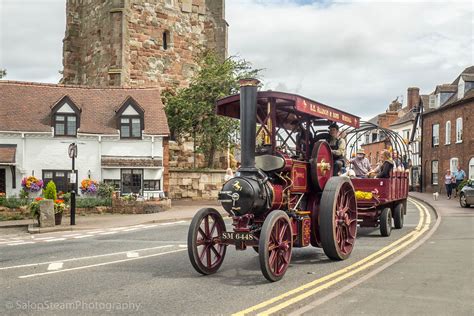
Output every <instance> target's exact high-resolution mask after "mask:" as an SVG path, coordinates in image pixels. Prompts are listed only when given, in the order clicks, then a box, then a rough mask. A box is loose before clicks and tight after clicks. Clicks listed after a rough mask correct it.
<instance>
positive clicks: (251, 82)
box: [239, 78, 260, 87]
mask: <svg viewBox="0 0 474 316" xmlns="http://www.w3.org/2000/svg"><path fill="white" fill-rule="evenodd" d="M259 83H260V81H259V80H258V79H254V78H245V79H240V80H239V85H240V87H256V86H258V84H259Z"/></svg>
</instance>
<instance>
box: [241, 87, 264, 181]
mask: <svg viewBox="0 0 474 316" xmlns="http://www.w3.org/2000/svg"><path fill="white" fill-rule="evenodd" d="M259 83H260V81H258V80H257V79H241V80H239V84H240V142H241V160H242V161H241V166H240V169H239V171H240V172H243V173H245V172H250V173H254V172H256V171H257V168H255V136H256V135H255V133H256V126H257V122H256V120H257V88H258V84H259Z"/></svg>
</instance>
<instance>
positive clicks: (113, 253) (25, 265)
mask: <svg viewBox="0 0 474 316" xmlns="http://www.w3.org/2000/svg"><path fill="white" fill-rule="evenodd" d="M170 247H173V245H165V246H157V247H150V248H141V249H134V250H127V251H120V252H112V253H106V254H102V255H95V256H86V257H79V258H70V259H64V260H61V262H69V261H76V260H87V259H94V258H101V257H108V256H116V255H122V254H124V253H128V252H132V251H133V252H139V251H148V250H155V249H162V248H170ZM53 262H58V260H56V261H46V262H38V263H28V264H21V265H17V266H10V267H0V270H8V269H17V268H26V267H34V266H39V265H44V264H50V263H53Z"/></svg>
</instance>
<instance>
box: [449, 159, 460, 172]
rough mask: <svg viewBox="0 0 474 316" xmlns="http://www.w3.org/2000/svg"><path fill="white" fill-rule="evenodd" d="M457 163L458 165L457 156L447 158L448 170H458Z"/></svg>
mask: <svg viewBox="0 0 474 316" xmlns="http://www.w3.org/2000/svg"><path fill="white" fill-rule="evenodd" d="M458 165H459V159H458V158H451V159H449V170H451V173H453V172H454V171H456V170H458Z"/></svg>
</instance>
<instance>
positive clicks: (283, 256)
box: [258, 211, 293, 282]
mask: <svg viewBox="0 0 474 316" xmlns="http://www.w3.org/2000/svg"><path fill="white" fill-rule="evenodd" d="M258 243H259V244H258V250H259V252H258V255H259V259H260V269H261V270H262V273H263V275H264V276H265V278H266V279H267V280H268V281H270V282H275V281H279V280H280V279H281V278H282V277H283V276H284V275H285V272H286V270H287V269H288V266H289V265H290V260H291V251H292V249H293V233H292V231H291V223H290V219H289V217H288V215H287V214H286V213H285V212H283V211H273V212H271V213H270V214H269V215H268V216H267V218H266V219H265V222H263V227H262V230H261V232H260V239H259V242H258Z"/></svg>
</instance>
